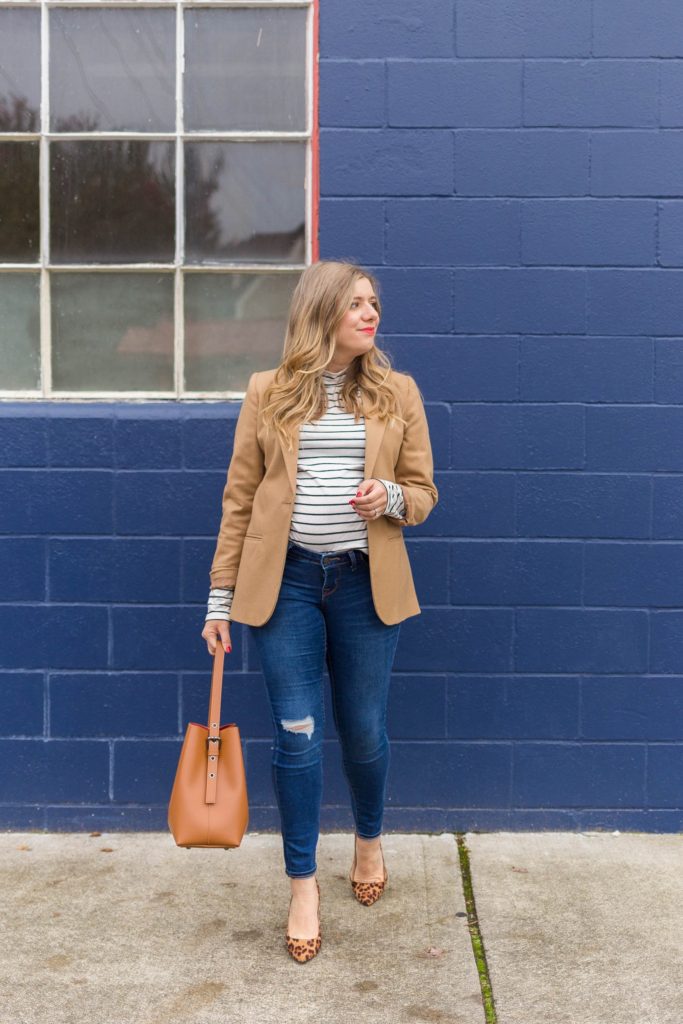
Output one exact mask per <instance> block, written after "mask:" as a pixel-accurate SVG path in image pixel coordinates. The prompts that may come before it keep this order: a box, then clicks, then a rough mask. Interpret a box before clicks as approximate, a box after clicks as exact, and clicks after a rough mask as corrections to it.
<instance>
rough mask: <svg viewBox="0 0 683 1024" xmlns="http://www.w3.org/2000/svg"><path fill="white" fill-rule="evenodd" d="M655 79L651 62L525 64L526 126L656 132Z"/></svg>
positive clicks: (543, 62) (654, 63)
mask: <svg viewBox="0 0 683 1024" xmlns="http://www.w3.org/2000/svg"><path fill="white" fill-rule="evenodd" d="M658 75H659V67H658V65H657V63H656V62H655V61H643V60H638V61H631V60H609V61H604V60H602V61H599V60H583V61H578V60H530V61H527V62H526V65H525V71H524V124H525V125H539V126H546V125H547V126H557V127H563V126H567V127H577V128H578V127H582V126H595V127H596V128H603V127H605V128H606V127H610V126H615V127H624V128H636V127H645V128H650V127H654V126H655V125H656V124H657V120H658V100H659V97H658V87H659V85H658V82H659V79H658Z"/></svg>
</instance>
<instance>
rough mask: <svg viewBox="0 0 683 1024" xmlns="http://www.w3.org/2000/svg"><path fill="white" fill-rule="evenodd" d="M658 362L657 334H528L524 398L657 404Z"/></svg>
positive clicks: (523, 370) (523, 350)
mask: <svg viewBox="0 0 683 1024" xmlns="http://www.w3.org/2000/svg"><path fill="white" fill-rule="evenodd" d="M653 365H654V345H653V341H652V339H651V338H595V337H592V338H581V337H546V338H533V337H532V338H522V341H521V358H520V397H521V398H522V399H523V400H524V401H527V402H583V403H587V402H606V403H618V402H651V401H652V400H653V397H654V395H653ZM681 366H682V369H683V360H682V363H681ZM682 383H683V377H682Z"/></svg>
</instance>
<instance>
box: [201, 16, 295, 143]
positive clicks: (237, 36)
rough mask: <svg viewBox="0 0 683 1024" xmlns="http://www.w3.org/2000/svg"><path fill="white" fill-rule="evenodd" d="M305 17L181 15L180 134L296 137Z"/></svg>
mask: <svg viewBox="0 0 683 1024" xmlns="http://www.w3.org/2000/svg"><path fill="white" fill-rule="evenodd" d="M305 44H306V10H305V8H294V9H292V10H286V9H282V8H280V9H277V8H275V9H269V8H265V7H256V8H253V9H251V10H250V9H248V8H241V9H240V8H232V9H223V10H216V9H213V10H211V9H210V8H194V9H192V10H189V11H186V12H185V76H184V81H185V127H186V129H187V130H188V131H193V130H195V131H196V130H198V129H202V130H206V129H216V130H220V131H228V130H231V129H233V130H235V129H249V130H250V131H257V130H268V131H304V130H305V127H306V90H305V83H306V60H305Z"/></svg>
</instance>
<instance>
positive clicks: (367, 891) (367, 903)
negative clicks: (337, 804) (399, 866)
mask: <svg viewBox="0 0 683 1024" xmlns="http://www.w3.org/2000/svg"><path fill="white" fill-rule="evenodd" d="M353 845H354V850H353V864H352V865H351V871H350V873H349V879H350V881H351V888H352V889H353V895H354V896H355V897H356V899H357V900H358V902H359V903H362V904H363V906H364V907H371V906H372V904H373V903H376V902H377V900H378V899H379V898H380V896H381V895H382V893H383V892H384V887H385V885H386V884H387V879H388V877H389V874H388V872H387V869H386V865H385V863H384V850H382V842H381V840H380V844H379V848H380V851H381V853H382V868H383V874H384V878H383V879H382V881H381V882H380V881H376V882H354V880H353V873H354V871H355V870H356V840H355V837H354V841H353Z"/></svg>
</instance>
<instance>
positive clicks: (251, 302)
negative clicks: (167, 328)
mask: <svg viewBox="0 0 683 1024" xmlns="http://www.w3.org/2000/svg"><path fill="white" fill-rule="evenodd" d="M298 280H299V274H298V273H295V274H290V273H287V274H186V275H185V387H186V388H187V390H188V391H244V390H245V389H246V386H247V382H248V380H249V375H250V374H251V373H253V371H254V370H265V369H267V368H268V367H271V366H276V365H277V364H278V363H279V362H280V360H281V358H282V350H283V346H284V341H285V330H286V326H287V313H288V310H289V302H290V299H291V297H292V292H293V291H294V288H295V286H296V283H297V281H298Z"/></svg>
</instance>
